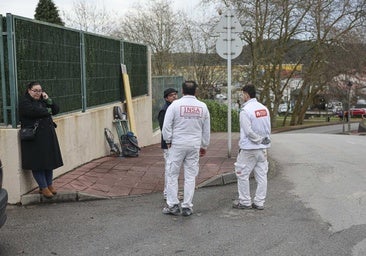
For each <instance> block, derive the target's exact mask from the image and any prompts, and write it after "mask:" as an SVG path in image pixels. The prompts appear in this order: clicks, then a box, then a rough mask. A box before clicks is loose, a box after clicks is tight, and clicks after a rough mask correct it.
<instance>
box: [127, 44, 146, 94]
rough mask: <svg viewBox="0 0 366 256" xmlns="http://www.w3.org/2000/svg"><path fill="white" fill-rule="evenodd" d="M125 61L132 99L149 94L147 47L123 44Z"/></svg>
mask: <svg viewBox="0 0 366 256" xmlns="http://www.w3.org/2000/svg"><path fill="white" fill-rule="evenodd" d="M123 60H124V64H125V65H126V68H127V74H128V78H129V80H130V86H131V95H132V97H136V96H140V95H147V94H148V63H147V47H146V45H140V44H134V43H129V42H123Z"/></svg>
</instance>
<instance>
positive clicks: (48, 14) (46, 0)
mask: <svg viewBox="0 0 366 256" xmlns="http://www.w3.org/2000/svg"><path fill="white" fill-rule="evenodd" d="M34 18H35V19H36V20H41V21H46V22H50V23H54V24H57V25H61V26H64V22H63V21H62V20H61V18H60V16H59V13H58V9H57V7H56V5H55V4H54V3H53V1H52V0H39V2H38V5H37V8H36V13H35V14H34Z"/></svg>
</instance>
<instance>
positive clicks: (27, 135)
mask: <svg viewBox="0 0 366 256" xmlns="http://www.w3.org/2000/svg"><path fill="white" fill-rule="evenodd" d="M37 128H38V121H37V122H35V123H34V126H33V128H21V129H20V130H19V137H20V139H21V140H26V141H29V140H34V138H35V137H36V132H37Z"/></svg>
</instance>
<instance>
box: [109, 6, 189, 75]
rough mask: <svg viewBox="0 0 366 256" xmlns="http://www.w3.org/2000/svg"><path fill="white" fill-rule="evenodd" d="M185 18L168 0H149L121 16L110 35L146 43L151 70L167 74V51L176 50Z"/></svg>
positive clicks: (169, 68) (168, 52) (156, 73)
mask: <svg viewBox="0 0 366 256" xmlns="http://www.w3.org/2000/svg"><path fill="white" fill-rule="evenodd" d="M185 20H186V19H185V16H184V15H183V13H182V12H180V11H178V12H175V11H174V10H173V8H172V3H171V1H170V0H151V1H149V4H147V5H145V6H141V5H138V6H136V9H135V11H133V12H130V13H128V14H127V15H126V16H124V17H123V18H122V20H121V23H120V25H119V29H117V30H116V31H115V32H114V35H116V36H118V37H121V38H122V39H124V40H130V41H134V42H139V43H143V44H147V45H149V46H150V47H151V51H152V55H153V56H152V58H153V59H152V74H153V75H171V74H172V73H173V70H172V67H171V63H172V61H171V53H173V52H177V51H178V46H179V44H180V41H181V40H182V39H183V30H184V27H185V26H184V24H185Z"/></svg>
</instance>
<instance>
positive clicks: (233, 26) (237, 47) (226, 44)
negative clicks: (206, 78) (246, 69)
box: [215, 9, 243, 158]
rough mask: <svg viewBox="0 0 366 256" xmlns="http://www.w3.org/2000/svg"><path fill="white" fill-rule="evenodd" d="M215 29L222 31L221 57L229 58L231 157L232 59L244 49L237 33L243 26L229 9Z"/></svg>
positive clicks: (217, 43)
mask: <svg viewBox="0 0 366 256" xmlns="http://www.w3.org/2000/svg"><path fill="white" fill-rule="evenodd" d="M215 31H216V32H218V33H221V34H220V37H219V39H218V40H217V42H216V51H217V53H218V54H219V55H220V57H222V58H224V59H227V105H228V106H227V109H228V110H227V132H228V140H227V144H228V145H227V146H228V158H231V60H232V59H235V58H236V57H238V56H239V55H240V53H241V51H242V48H243V44H242V42H241V40H240V38H239V37H238V36H237V35H236V34H235V33H241V32H243V28H242V27H241V25H240V23H239V21H238V19H237V18H236V17H235V16H234V15H233V14H232V13H231V11H230V9H229V10H228V11H227V12H226V13H225V14H224V15H223V17H222V18H221V20H220V21H219V24H218V25H217V26H216V29H215ZM224 33H225V34H226V37H225V35H224Z"/></svg>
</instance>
